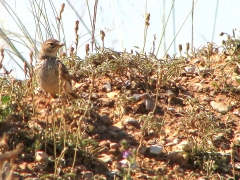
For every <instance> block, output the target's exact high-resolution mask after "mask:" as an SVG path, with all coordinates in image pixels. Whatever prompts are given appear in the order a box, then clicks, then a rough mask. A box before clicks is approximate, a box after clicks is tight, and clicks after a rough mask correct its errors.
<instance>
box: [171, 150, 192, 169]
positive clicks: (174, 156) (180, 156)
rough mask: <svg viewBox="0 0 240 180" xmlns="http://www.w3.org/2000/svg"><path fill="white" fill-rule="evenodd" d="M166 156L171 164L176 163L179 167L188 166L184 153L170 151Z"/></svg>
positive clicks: (186, 156)
mask: <svg viewBox="0 0 240 180" xmlns="http://www.w3.org/2000/svg"><path fill="white" fill-rule="evenodd" d="M166 156H167V158H168V160H169V161H170V162H171V163H176V164H178V165H180V166H186V165H187V164H188V159H189V155H188V153H186V152H184V151H172V152H170V153H169V154H167V155H166Z"/></svg>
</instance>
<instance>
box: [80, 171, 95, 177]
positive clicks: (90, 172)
mask: <svg viewBox="0 0 240 180" xmlns="http://www.w3.org/2000/svg"><path fill="white" fill-rule="evenodd" d="M92 177H93V172H92V171H85V172H82V178H83V179H87V178H92Z"/></svg>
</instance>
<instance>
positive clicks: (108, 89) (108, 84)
mask: <svg viewBox="0 0 240 180" xmlns="http://www.w3.org/2000/svg"><path fill="white" fill-rule="evenodd" d="M103 89H104V90H106V91H107V92H110V91H111V90H112V85H111V83H110V82H107V83H106V84H105V85H103Z"/></svg>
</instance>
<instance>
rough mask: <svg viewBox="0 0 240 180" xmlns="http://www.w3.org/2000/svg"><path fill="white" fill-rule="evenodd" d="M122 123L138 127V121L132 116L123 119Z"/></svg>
mask: <svg viewBox="0 0 240 180" xmlns="http://www.w3.org/2000/svg"><path fill="white" fill-rule="evenodd" d="M123 124H124V125H131V126H134V127H136V128H138V129H140V123H139V122H138V121H137V120H136V119H134V118H126V119H125V120H124V121H123Z"/></svg>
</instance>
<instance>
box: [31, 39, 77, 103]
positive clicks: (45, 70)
mask: <svg viewBox="0 0 240 180" xmlns="http://www.w3.org/2000/svg"><path fill="white" fill-rule="evenodd" d="M64 45H65V44H61V43H60V42H59V41H58V40H56V39H48V40H47V41H45V42H44V43H43V44H42V47H41V50H40V54H39V62H38V63H37V64H36V67H35V72H36V77H37V81H38V84H39V86H40V87H41V89H43V90H44V91H45V92H46V93H49V94H50V95H51V97H52V98H54V96H55V95H56V94H59V93H65V94H66V95H68V96H69V97H70V98H71V99H77V98H79V96H78V95H77V94H76V93H75V92H74V91H73V89H72V82H71V80H72V79H73V77H72V76H71V75H70V74H69V72H68V70H67V68H66V66H65V65H64V64H63V63H62V62H61V61H60V60H58V59H57V53H58V50H59V49H60V48H61V47H63V46H64ZM59 79H60V81H59ZM59 82H60V83H59Z"/></svg>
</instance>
